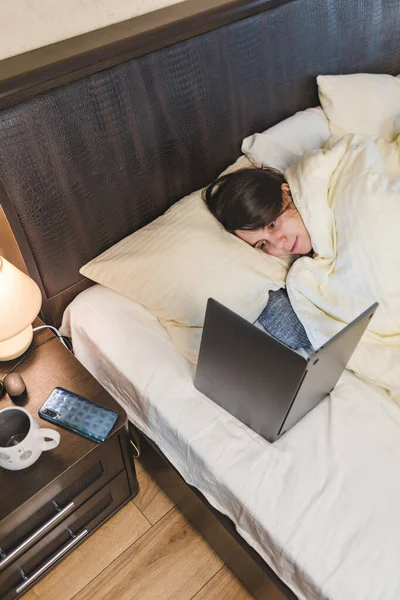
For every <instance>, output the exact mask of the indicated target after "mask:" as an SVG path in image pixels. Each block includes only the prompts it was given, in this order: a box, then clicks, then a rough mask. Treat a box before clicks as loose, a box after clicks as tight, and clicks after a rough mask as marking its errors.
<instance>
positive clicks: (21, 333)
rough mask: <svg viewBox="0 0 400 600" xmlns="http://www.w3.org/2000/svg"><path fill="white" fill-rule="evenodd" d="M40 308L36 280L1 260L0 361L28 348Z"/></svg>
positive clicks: (15, 355)
mask: <svg viewBox="0 0 400 600" xmlns="http://www.w3.org/2000/svg"><path fill="white" fill-rule="evenodd" d="M41 304H42V295H41V293H40V289H39V287H38V285H37V284H36V283H35V282H34V281H33V279H31V278H30V277H28V275H25V273H23V272H22V271H20V270H19V269H17V268H16V267H14V266H13V265H12V264H11V263H9V262H8V261H7V260H6V259H5V258H3V257H1V256H0V360H11V359H12V358H16V357H17V356H20V354H22V353H23V352H25V350H26V349H27V348H28V347H29V345H30V343H31V341H32V336H33V332H32V322H33V321H34V319H35V317H36V316H37V315H38V313H39V311H40V307H41Z"/></svg>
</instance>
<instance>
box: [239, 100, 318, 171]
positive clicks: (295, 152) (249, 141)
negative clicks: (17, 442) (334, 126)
mask: <svg viewBox="0 0 400 600" xmlns="http://www.w3.org/2000/svg"><path fill="white" fill-rule="evenodd" d="M329 136H330V131H329V125H328V120H327V118H326V117H325V115H324V112H323V110H322V108H321V107H319V106H317V107H315V108H308V109H307V110H302V111H300V112H297V113H296V114H295V115H293V116H292V117H289V118H288V119H285V120H284V121H282V122H281V123H278V124H277V125H274V127H270V128H269V129H267V130H266V131H264V132H263V133H255V134H254V135H251V136H249V137H247V138H245V139H244V140H243V143H242V152H243V153H244V154H245V155H246V156H247V158H248V159H249V160H250V161H251V162H252V163H253V164H254V165H256V166H257V167H273V168H274V169H278V170H279V171H282V172H283V171H284V170H285V169H287V168H288V167H290V166H291V165H292V164H293V163H294V162H296V160H298V159H299V158H301V157H302V156H303V154H305V153H306V152H310V151H312V150H318V149H319V148H322V147H323V146H324V145H325V143H326V142H327V140H328V139H329Z"/></svg>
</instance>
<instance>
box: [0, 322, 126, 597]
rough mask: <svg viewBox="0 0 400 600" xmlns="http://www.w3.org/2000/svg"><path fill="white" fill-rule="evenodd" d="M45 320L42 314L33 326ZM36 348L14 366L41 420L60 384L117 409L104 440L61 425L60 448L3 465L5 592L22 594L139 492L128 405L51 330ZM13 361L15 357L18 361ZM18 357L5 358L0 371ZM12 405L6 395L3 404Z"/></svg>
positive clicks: (0, 590) (41, 334)
mask: <svg viewBox="0 0 400 600" xmlns="http://www.w3.org/2000/svg"><path fill="white" fill-rule="evenodd" d="M40 324H42V323H41V322H40V321H39V319H37V320H36V322H35V323H34V326H37V325H40ZM44 340H50V341H47V342H46V343H44V344H42V345H40V346H39V347H38V348H37V349H35V350H33V352H31V354H30V355H29V356H27V358H26V360H25V361H24V362H23V363H22V364H21V365H20V366H19V367H18V369H17V371H18V372H19V373H20V374H21V375H22V377H23V378H24V380H25V383H26V387H27V390H28V402H27V403H26V404H25V405H24V408H26V409H27V410H28V411H29V412H30V413H31V414H32V415H33V416H34V417H35V418H36V419H37V420H38V421H39V422H40V423H41V424H42V426H43V427H53V428H54V429H57V427H56V426H54V425H51V424H50V423H48V422H46V421H43V420H41V419H39V416H38V414H37V413H38V409H39V408H40V407H41V406H42V404H43V402H44V401H45V400H46V398H47V396H48V395H49V394H50V392H51V391H52V390H53V389H54V388H55V387H57V386H61V387H64V388H66V389H68V390H71V391H73V392H76V393H78V394H80V395H81V396H84V397H85V398H88V399H89V400H93V401H94V402H97V403H98V404H101V405H103V406H107V407H109V408H112V409H114V410H116V411H117V412H118V413H119V419H118V421H117V423H116V425H115V427H114V429H113V431H112V432H111V434H110V435H109V437H108V438H107V439H106V441H105V442H102V443H101V444H97V443H95V442H92V441H90V440H88V439H86V438H84V437H82V436H79V435H77V434H74V433H71V432H69V431H67V430H65V429H58V431H59V432H60V434H61V441H60V444H59V446H58V447H57V448H55V449H54V450H51V451H49V452H43V453H42V455H41V456H40V458H39V460H38V461H37V462H36V463H35V464H33V465H32V466H31V467H28V468H27V469H24V470H22V471H7V470H5V469H1V468H0V598H1V599H2V600H11V599H14V598H18V597H19V596H21V595H22V594H24V593H25V592H26V591H27V590H28V589H29V588H30V587H31V586H33V585H34V584H35V583H37V581H39V579H40V578H41V577H42V576H44V575H45V574H46V573H47V572H48V571H49V570H50V569H51V568H52V567H53V566H55V565H56V564H57V563H58V562H59V561H60V560H62V559H63V558H64V557H65V556H67V554H69V553H70V552H72V550H73V549H74V548H76V547H77V546H78V545H79V544H80V543H81V541H83V540H84V539H86V538H87V537H88V536H89V535H90V534H91V533H92V532H93V531H95V530H96V529H97V528H98V527H100V525H102V523H104V521H106V520H107V519H108V518H109V517H111V516H112V515H113V514H114V513H115V512H116V511H117V510H119V509H120V508H121V507H122V506H123V505H124V504H125V503H126V502H127V501H128V500H129V499H130V498H132V497H133V496H135V495H136V494H137V492H138V483H137V479H136V474H135V467H134V463H133V458H132V453H131V452H130V449H129V436H128V422H127V416H126V413H125V411H124V410H123V409H122V408H121V407H120V406H119V404H118V403H117V402H116V401H115V400H114V399H113V398H112V397H111V396H110V395H109V394H108V393H107V392H106V391H105V390H104V388H102V387H101V385H100V384H99V383H98V382H97V381H96V380H95V379H94V378H93V377H92V376H91V375H90V373H88V371H87V370H86V369H85V368H84V367H83V366H82V365H81V364H80V363H79V362H78V361H77V360H76V359H75V358H74V356H73V355H72V354H71V353H70V352H69V351H68V350H67V349H66V348H65V347H64V346H63V345H62V344H61V342H60V341H59V340H58V339H57V338H56V337H54V335H53V334H52V333H51V332H50V331H49V330H41V331H38V332H37V333H35V335H34V339H33V345H35V344H38V343H39V342H42V341H44ZM14 362H16V361H14ZM12 365H13V362H9V363H5V362H4V363H0V377H1V376H2V375H3V374H4V373H5V372H6V371H7V370H8V369H9V368H10V367H11V366H12ZM8 406H13V404H12V402H11V401H10V399H9V397H8V396H7V395H6V396H3V398H2V399H1V401H0V408H6V407H8Z"/></svg>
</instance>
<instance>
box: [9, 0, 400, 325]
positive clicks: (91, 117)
mask: <svg viewBox="0 0 400 600" xmlns="http://www.w3.org/2000/svg"><path fill="white" fill-rule="evenodd" d="M399 28H400V11H399V10H398V2H397V0H381V1H379V0H364V1H363V2H354V1H351V0H342V1H341V0H325V1H321V0H295V1H293V2H289V3H288V4H284V5H282V6H279V7H277V8H274V9H271V10H268V11H265V12H263V13H261V14H259V15H256V16H253V17H250V18H247V19H244V20H241V21H238V22H236V23H233V24H231V25H228V26H225V27H222V28H219V29H216V30H214V31H211V32H209V33H206V34H203V35H199V36H197V37H193V38H191V39H189V40H187V41H185V42H181V43H178V44H175V45H173V46H170V47H168V48H164V49H162V50H158V51H157V52H154V53H152V54H149V55H146V56H143V57H141V58H137V59H134V60H131V61H130V62H127V63H124V64H121V65H118V66H116V67H113V68H111V69H109V70H106V71H102V72H99V73H96V74H94V75H91V76H89V77H86V78H85V79H82V80H80V81H77V82H75V83H71V84H68V85H66V86H64V87H60V88H57V89H55V90H53V91H50V92H47V93H45V94H43V95H41V96H37V97H35V98H32V99H30V100H27V101H25V102H22V103H20V104H18V105H16V106H13V107H11V108H8V109H4V110H2V111H1V112H0V179H1V182H2V184H3V186H4V189H5V192H6V197H4V198H3V199H2V202H3V203H4V208H5V211H6V213H8V216H9V220H10V222H11V221H12V218H11V217H13V216H14V218H15V217H16V218H17V219H18V221H19V223H20V225H21V227H22V229H21V232H23V236H25V238H26V240H27V242H28V245H29V247H30V249H31V251H32V254H33V259H34V263H35V264H36V267H37V271H38V273H39V275H40V278H41V283H42V286H43V289H44V293H45V295H46V297H47V298H50V299H51V298H53V297H55V296H56V295H60V294H62V293H63V292H64V290H67V289H68V288H70V289H74V288H71V286H76V285H77V284H78V288H79V289H81V288H82V287H84V284H82V283H79V282H80V280H81V279H82V278H81V277H80V275H79V273H78V270H79V267H80V266H81V265H83V264H84V263H85V262H87V261H88V260H90V259H91V258H93V257H94V256H96V255H98V254H99V253H100V252H102V251H103V250H105V249H106V248H108V247H110V246H111V245H112V244H114V243H116V242H117V241H118V240H120V239H121V238H123V237H124V236H126V235H128V234H129V233H131V232H132V231H134V230H136V229H137V228H139V227H141V226H143V225H144V224H146V223H148V222H149V221H151V220H153V219H154V218H155V217H157V216H158V215H160V214H161V213H162V212H163V211H164V210H165V209H166V208H167V207H168V206H169V205H171V204H172V203H173V202H175V201H176V200H178V199H179V198H181V197H182V196H184V195H185V194H188V193H189V192H191V191H193V190H194V189H197V188H199V187H201V186H203V185H205V184H206V183H208V182H209V181H211V180H212V179H213V178H214V177H215V176H216V175H217V174H218V172H220V171H221V170H222V169H223V168H224V167H225V166H227V165H228V164H229V163H231V162H232V161H233V160H234V159H235V158H236V157H237V156H238V155H239V153H240V144H241V140H242V138H243V137H245V136H246V135H248V134H250V133H253V132H255V131H257V130H262V129H265V128H266V127H267V126H270V125H272V124H274V123H276V122H277V121H280V120H281V119H283V118H285V117H287V116H289V115H291V114H293V113H294V112H295V111H297V110H301V109H304V108H306V107H308V106H311V105H315V104H316V103H317V93H316V86H315V76H316V75H317V74H319V73H350V72H359V71H364V72H387V73H393V74H397V73H398V72H400V49H399V42H398V35H397V33H398V31H399ZM10 215H11V217H10ZM17 237H18V235H17ZM26 262H27V265H28V268H29V264H30V263H29V260H27V261H26ZM33 275H35V273H33ZM72 295H73V294H72ZM70 297H71V293H70V294H69V298H70ZM61 310H62V302H61V303H57V311H56V312H57V314H54V315H53V316H54V320H55V321H57V320H59V317H60V314H58V313H59V312H60V311H61Z"/></svg>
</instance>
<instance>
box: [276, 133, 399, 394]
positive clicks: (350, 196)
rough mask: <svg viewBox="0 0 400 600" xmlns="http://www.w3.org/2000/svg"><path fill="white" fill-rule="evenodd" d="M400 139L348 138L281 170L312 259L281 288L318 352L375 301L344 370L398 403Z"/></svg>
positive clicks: (298, 267)
mask: <svg viewBox="0 0 400 600" xmlns="http://www.w3.org/2000/svg"><path fill="white" fill-rule="evenodd" d="M399 143H400V137H399V138H398V139H397V141H395V142H392V143H387V142H384V141H378V142H374V141H373V140H371V139H370V138H366V137H362V136H358V135H346V136H345V137H344V138H342V139H341V140H340V141H338V142H336V143H333V142H332V143H331V144H330V146H329V147H327V148H325V149H323V150H318V151H316V152H314V153H312V154H308V155H306V156H304V157H303V158H302V159H301V160H300V161H298V162H297V163H296V164H294V165H293V166H291V167H290V168H289V169H288V170H287V171H286V172H285V176H286V177H287V180H288V183H289V185H290V188H291V191H292V195H293V199H294V202H295V204H296V206H297V208H298V209H299V211H300V214H301V216H302V218H303V220H304V222H305V225H306V227H307V229H308V231H309V233H310V236H311V239H312V242H313V248H314V251H315V257H314V258H309V257H302V258H300V259H299V260H297V261H296V262H295V263H294V265H293V266H292V268H291V270H290V272H289V275H288V278H287V289H288V294H289V297H290V300H291V302H292V304H293V307H294V309H295V311H296V313H297V315H298V316H299V318H300V320H301V321H302V323H303V325H304V327H305V329H306V331H307V334H308V336H309V338H310V341H311V343H312V344H313V346H314V347H316V348H318V347H319V346H321V345H322V344H323V343H324V342H325V341H326V340H327V339H329V338H330V337H332V336H333V335H334V334H336V333H337V332H338V331H339V330H340V329H342V328H343V327H344V326H345V325H346V324H347V323H349V322H350V321H352V320H353V319H354V318H355V317H357V316H358V315H359V314H360V313H361V312H363V311H364V310H365V309H366V308H368V307H369V306H370V305H371V304H372V303H373V302H375V301H378V302H379V304H380V306H379V308H378V310H377V312H376V314H375V316H374V318H373V319H372V321H371V324H370V326H369V328H368V330H367V332H366V333H365V334H364V336H363V338H362V341H361V342H360V344H359V346H358V348H357V349H356V351H355V353H354V355H353V357H352V359H351V361H350V363H349V368H350V369H352V370H353V371H354V372H355V373H356V374H357V375H359V376H360V377H362V378H363V379H366V380H368V381H370V382H373V383H376V384H378V385H380V386H383V387H385V388H387V389H388V390H389V392H390V393H391V395H392V397H393V398H394V399H395V400H397V401H398V402H400V149H399Z"/></svg>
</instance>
